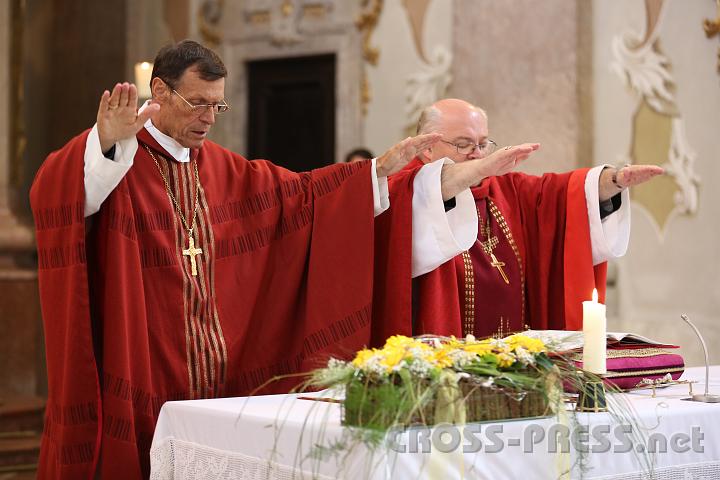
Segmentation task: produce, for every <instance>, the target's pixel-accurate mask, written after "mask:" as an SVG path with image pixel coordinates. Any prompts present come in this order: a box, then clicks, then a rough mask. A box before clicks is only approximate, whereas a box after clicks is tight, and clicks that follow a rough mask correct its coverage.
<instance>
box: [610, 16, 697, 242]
mask: <svg viewBox="0 0 720 480" xmlns="http://www.w3.org/2000/svg"><path fill="white" fill-rule="evenodd" d="M665 10H666V9H665V8H662V10H661V11H660V12H659V15H658V16H657V21H655V22H654V24H652V25H650V26H649V27H648V28H649V29H650V31H649V32H646V34H645V35H641V34H639V33H638V32H635V31H632V30H628V31H625V32H623V33H621V34H620V35H618V36H616V37H615V38H613V41H612V52H613V55H614V57H615V61H614V62H613V63H612V64H611V68H612V70H613V71H614V72H615V73H616V74H617V75H618V76H619V77H620V79H621V81H622V82H623V83H624V84H625V85H626V86H627V87H628V88H630V89H631V90H632V91H633V92H634V93H635V94H636V95H637V96H638V102H637V105H638V108H640V105H641V104H642V103H643V102H647V104H648V105H649V106H650V108H652V109H653V110H655V111H656V112H658V113H661V114H664V115H668V116H670V117H672V133H671V139H670V142H671V146H670V150H669V151H668V158H667V161H666V162H664V164H663V167H664V168H666V170H667V173H668V174H669V175H670V176H671V177H672V178H673V179H674V181H675V184H676V185H677V187H678V189H679V190H678V192H677V193H676V194H675V198H674V200H675V205H676V207H675V210H674V212H677V213H680V214H684V215H691V214H694V213H696V212H697V210H698V195H699V194H698V188H699V184H700V176H699V175H698V174H697V173H696V172H695V159H696V154H695V152H694V150H693V149H692V148H691V146H690V144H689V142H688V141H687V138H686V135H685V128H684V122H683V119H682V115H681V114H680V112H679V109H678V107H677V102H676V98H675V94H674V91H673V90H674V87H675V80H674V78H673V76H672V74H671V72H670V66H671V62H670V59H669V58H668V57H667V56H665V55H663V54H662V53H661V52H660V51H659V48H658V45H657V39H658V36H659V34H660V27H661V25H662V22H663V19H664V12H665ZM661 230H662V228H661Z"/></svg>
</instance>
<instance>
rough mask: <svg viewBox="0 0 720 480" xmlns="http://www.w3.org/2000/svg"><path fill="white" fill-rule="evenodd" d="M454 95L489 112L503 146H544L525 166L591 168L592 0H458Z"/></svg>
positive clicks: (531, 168)
mask: <svg viewBox="0 0 720 480" xmlns="http://www.w3.org/2000/svg"><path fill="white" fill-rule="evenodd" d="M453 5H454V7H453V10H454V17H453V18H454V20H453V24H454V26H453V31H454V34H453V49H454V50H453V53H454V57H455V58H454V60H453V69H452V74H453V83H452V85H451V88H450V94H451V96H455V97H458V98H463V99H466V100H468V101H470V102H472V103H475V104H477V105H479V106H481V107H482V108H484V109H485V110H486V112H487V114H488V118H489V130H490V138H492V139H494V140H495V141H496V142H497V143H498V144H499V145H510V144H518V143H523V142H539V143H540V144H541V148H540V150H539V151H538V152H537V153H536V154H534V155H533V156H532V157H531V158H530V159H528V161H527V162H526V163H525V164H524V165H523V166H522V167H521V170H522V171H525V172H528V173H533V174H540V173H542V172H549V171H566V170H570V169H572V168H576V167H579V166H589V165H590V164H591V162H592V159H591V157H590V156H591V148H590V147H591V143H590V141H589V135H588V132H589V131H590V130H591V128H592V125H591V122H592V117H591V115H590V112H591V107H592V105H591V104H590V103H589V102H588V99H589V98H591V95H592V77H591V71H590V65H591V64H590V60H591V54H592V51H591V44H590V42H589V34H588V32H589V26H590V21H591V8H590V6H589V4H587V2H568V1H567V0H547V1H543V2H542V3H538V2H534V1H532V0H513V1H509V2H504V1H494V0H480V1H478V0H455V1H454V2H453Z"/></svg>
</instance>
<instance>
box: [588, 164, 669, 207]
mask: <svg viewBox="0 0 720 480" xmlns="http://www.w3.org/2000/svg"><path fill="white" fill-rule="evenodd" d="M663 173H665V170H664V169H663V168H662V167H659V166H657V165H626V166H624V167H622V168H620V169H619V170H615V169H614V168H606V169H605V170H603V171H602V173H601V174H600V184H599V191H598V193H599V197H600V201H601V202H604V201H605V200H608V199H610V198H611V197H613V196H615V195H617V194H618V193H620V192H621V191H623V190H625V189H626V188H628V187H634V186H636V185H640V184H641V183H645V182H647V181H648V180H650V179H652V178H654V177H657V176H658V175H662V174H663Z"/></svg>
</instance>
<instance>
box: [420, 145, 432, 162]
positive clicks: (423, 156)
mask: <svg viewBox="0 0 720 480" xmlns="http://www.w3.org/2000/svg"><path fill="white" fill-rule="evenodd" d="M418 156H419V157H420V160H422V162H423V163H430V159H431V158H432V147H430V148H426V149H425V150H423V151H422V152H420V153H419V154H418Z"/></svg>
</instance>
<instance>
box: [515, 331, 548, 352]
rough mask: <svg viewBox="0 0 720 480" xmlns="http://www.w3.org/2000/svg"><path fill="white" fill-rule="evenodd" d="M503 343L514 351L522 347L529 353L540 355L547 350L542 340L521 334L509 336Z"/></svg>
mask: <svg viewBox="0 0 720 480" xmlns="http://www.w3.org/2000/svg"><path fill="white" fill-rule="evenodd" d="M505 342H506V343H507V344H508V345H510V346H511V347H512V349H513V350H515V348H516V347H523V348H524V349H525V350H527V351H528V352H530V353H540V352H544V351H546V350H547V349H546V348H545V344H544V343H543V341H542V340H540V339H538V338H530V337H528V336H526V335H521V334H515V335H511V336H509V337H507V338H506V339H505Z"/></svg>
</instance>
